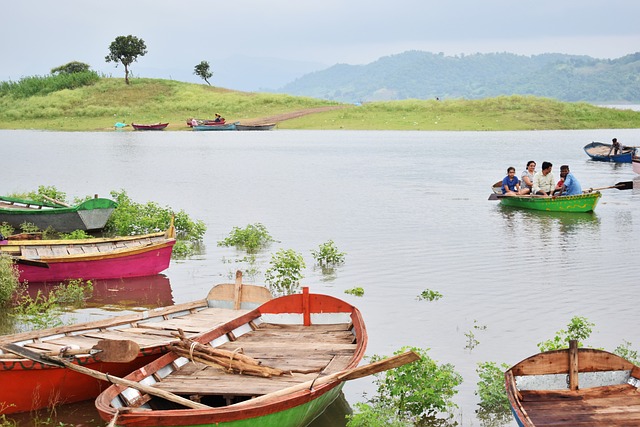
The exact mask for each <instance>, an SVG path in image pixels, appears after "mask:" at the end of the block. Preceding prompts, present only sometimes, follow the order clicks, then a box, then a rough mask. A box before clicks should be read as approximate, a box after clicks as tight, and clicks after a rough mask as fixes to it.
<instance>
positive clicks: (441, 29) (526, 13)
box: [0, 0, 640, 90]
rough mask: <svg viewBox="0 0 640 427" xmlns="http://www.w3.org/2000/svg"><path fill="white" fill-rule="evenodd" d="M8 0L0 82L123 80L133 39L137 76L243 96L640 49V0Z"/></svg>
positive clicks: (0, 31)
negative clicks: (67, 72) (477, 64)
mask: <svg viewBox="0 0 640 427" xmlns="http://www.w3.org/2000/svg"><path fill="white" fill-rule="evenodd" d="M11 3H12V4H11V7H10V8H9V7H8V5H5V11H6V12H9V11H10V13H5V14H3V15H4V16H3V18H2V19H1V21H0V58H2V59H1V60H2V66H1V67H0V81H8V80H12V81H18V80H20V78H22V77H26V76H33V75H40V76H42V75H47V74H48V73H49V72H50V70H51V69H52V68H54V67H57V66H60V65H63V64H66V63H68V62H71V61H80V62H84V63H87V64H89V65H90V66H91V68H92V69H93V70H95V71H97V72H99V73H101V74H104V75H107V76H113V77H118V76H122V77H124V69H123V68H122V66H121V65H118V67H115V65H114V63H107V62H105V60H104V58H105V56H106V55H107V54H108V53H109V50H108V49H109V45H110V44H111V42H112V41H113V40H114V39H115V38H116V37H118V36H121V35H129V34H131V35H134V36H136V37H138V38H140V39H142V40H144V41H145V43H146V45H147V50H148V53H147V54H146V55H145V56H143V57H139V58H138V61H137V62H134V63H133V64H132V66H131V71H132V73H133V75H134V76H137V77H152V78H167V79H175V80H180V81H189V82H194V83H203V81H202V80H201V79H200V78H199V77H197V76H195V75H194V74H193V68H194V67H195V65H197V64H198V63H200V62H201V61H208V62H209V64H210V66H211V71H212V72H213V73H214V75H213V78H212V79H211V82H212V84H213V85H215V86H222V87H229V88H232V89H239V90H256V88H259V87H273V84H275V83H274V82H275V81H277V80H278V78H279V79H280V80H281V81H284V83H288V82H289V81H291V80H293V79H294V78H295V77H296V76H299V75H302V74H305V73H307V72H310V71H315V70H320V69H325V68H328V67H330V66H332V65H335V64H337V63H342V64H353V65H356V64H367V63H371V62H373V61H375V60H377V59H379V58H381V57H384V56H388V55H394V54H399V53H402V52H406V51H409V50H421V51H426V52H432V53H440V52H442V53H444V54H445V55H449V56H455V55H461V54H464V55H470V54H474V53H493V52H509V53H515V54H521V55H527V56H529V55H536V54H541V53H567V54H575V55H588V56H592V57H595V58H611V59H614V58H619V57H622V56H625V55H628V54H631V53H636V52H640V25H638V24H637V20H638V17H640V1H635V0H517V1H514V0H446V1H438V2H435V1H433V0H395V1H384V2H383V1H380V0H340V1H338V0H324V1H309V0H270V1H264V0H262V1H260V0H236V1H234V2H228V3H221V2H213V1H203V0H180V1H173V0H129V1H122V0H109V1H92V0H57V1H55V2H54V1H50V0H20V1H16V2H11ZM283 64H286V67H285V70H283ZM284 83H283V84H284ZM233 86H236V87H233ZM237 86H244V87H237ZM249 86H252V87H249Z"/></svg>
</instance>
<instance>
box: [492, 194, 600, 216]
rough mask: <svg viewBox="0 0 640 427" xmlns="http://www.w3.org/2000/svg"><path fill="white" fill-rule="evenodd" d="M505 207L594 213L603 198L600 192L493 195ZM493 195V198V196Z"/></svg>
mask: <svg viewBox="0 0 640 427" xmlns="http://www.w3.org/2000/svg"><path fill="white" fill-rule="evenodd" d="M493 195H495V196H496V199H497V200H500V203H501V204H502V205H503V206H511V207H514V208H521V209H533V210H537V211H548V212H592V211H593V210H594V209H595V208H596V205H597V204H598V200H599V199H600V197H601V196H602V194H601V193H600V192H599V191H593V192H590V193H583V194H577V195H575V196H552V197H549V196H537V195H524V196H505V195H502V194H495V193H494V194H493ZM493 195H492V196H493Z"/></svg>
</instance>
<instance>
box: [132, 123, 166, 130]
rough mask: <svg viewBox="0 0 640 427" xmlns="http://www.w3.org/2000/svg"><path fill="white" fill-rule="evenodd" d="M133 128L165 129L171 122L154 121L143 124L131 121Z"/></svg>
mask: <svg viewBox="0 0 640 427" xmlns="http://www.w3.org/2000/svg"><path fill="white" fill-rule="evenodd" d="M131 126H133V129H135V130H163V129H164V128H166V127H167V126H169V123H152V124H141V123H131Z"/></svg>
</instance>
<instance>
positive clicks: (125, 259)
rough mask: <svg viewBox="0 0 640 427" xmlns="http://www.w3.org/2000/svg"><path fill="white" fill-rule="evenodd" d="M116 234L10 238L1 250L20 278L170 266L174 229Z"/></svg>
mask: <svg viewBox="0 0 640 427" xmlns="http://www.w3.org/2000/svg"><path fill="white" fill-rule="evenodd" d="M170 230H171V231H166V232H159V233H152V234H144V235H139V236H126V237H114V238H95V239H77V240H11V239H10V240H7V241H5V242H2V244H1V245H0V252H1V253H3V254H8V255H10V256H11V257H12V258H13V260H14V262H15V263H16V264H17V265H18V270H19V271H20V281H21V282H23V281H28V282H61V281H64V280H69V279H84V280H90V279H119V278H123V277H140V276H150V275H153V274H158V273H160V272H161V271H164V270H166V269H167V268H168V267H169V261H170V260H171V253H172V252H173V246H174V245H175V243H176V239H175V229H174V228H173V227H170Z"/></svg>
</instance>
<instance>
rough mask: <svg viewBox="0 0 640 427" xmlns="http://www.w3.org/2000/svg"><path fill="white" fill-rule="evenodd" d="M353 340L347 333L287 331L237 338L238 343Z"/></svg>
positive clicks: (263, 332)
mask: <svg viewBox="0 0 640 427" xmlns="http://www.w3.org/2000/svg"><path fill="white" fill-rule="evenodd" d="M354 340H355V336H354V335H353V334H352V333H351V332H349V331H328V332H322V333H314V332H289V331H261V332H260V333H256V334H245V335H243V336H241V337H239V338H238V341H239V342H258V341H269V342H272V343H275V342H307V341H319V342H325V343H327V342H332V343H343V344H350V343H353V341H354Z"/></svg>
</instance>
